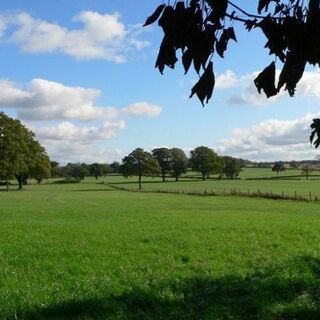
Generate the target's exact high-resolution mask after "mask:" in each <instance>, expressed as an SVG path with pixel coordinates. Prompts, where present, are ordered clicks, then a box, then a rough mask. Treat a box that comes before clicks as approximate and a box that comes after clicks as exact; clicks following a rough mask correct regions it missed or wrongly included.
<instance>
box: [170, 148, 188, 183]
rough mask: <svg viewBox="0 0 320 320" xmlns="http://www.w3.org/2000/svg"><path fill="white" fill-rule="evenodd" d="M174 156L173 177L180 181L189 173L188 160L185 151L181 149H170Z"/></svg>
mask: <svg viewBox="0 0 320 320" xmlns="http://www.w3.org/2000/svg"><path fill="white" fill-rule="evenodd" d="M170 151H171V155H172V176H173V177H175V178H176V181H178V180H179V177H180V176H181V175H182V174H183V173H186V172H187V168H188V158H187V156H186V154H185V153H184V152H183V150H181V149H179V148H172V149H170Z"/></svg>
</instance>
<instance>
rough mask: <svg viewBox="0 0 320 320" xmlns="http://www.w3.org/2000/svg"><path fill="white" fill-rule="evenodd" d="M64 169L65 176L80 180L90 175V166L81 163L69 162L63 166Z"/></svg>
mask: <svg viewBox="0 0 320 320" xmlns="http://www.w3.org/2000/svg"><path fill="white" fill-rule="evenodd" d="M62 171H63V175H64V176H65V177H72V178H74V179H78V180H83V179H84V178H85V177H86V176H89V175H90V171H89V169H88V167H87V166H84V165H83V164H80V163H68V164H67V165H66V166H65V167H63V168H62Z"/></svg>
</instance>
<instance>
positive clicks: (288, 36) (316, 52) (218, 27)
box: [145, 0, 320, 148]
mask: <svg viewBox="0 0 320 320" xmlns="http://www.w3.org/2000/svg"><path fill="white" fill-rule="evenodd" d="M256 2H257V11H258V14H251V13H248V12H246V11H245V10H244V9H242V8H241V7H240V6H238V5H236V4H235V3H233V2H232V1H228V0H219V1H218V0H203V1H200V0H191V1H189V0H183V1H181V0H180V1H175V2H174V3H173V4H171V3H170V1H169V0H168V1H167V4H164V3H162V4H161V5H160V6H159V7H157V9H156V10H155V12H154V13H153V14H152V15H151V16H150V17H149V18H148V19H147V21H146V23H145V25H150V24H152V23H154V22H156V21H158V25H159V26H160V27H161V28H162V30H163V33H164V36H163V39H162V42H161V45H160V49H159V53H158V57H157V60H156V65H155V66H156V68H158V69H159V71H160V72H161V73H163V71H164V69H165V67H169V68H172V69H174V67H175V65H176V63H177V62H178V54H177V52H178V51H181V53H182V65H183V67H184V70H185V73H188V71H189V70H190V67H191V65H193V68H194V70H195V71H196V72H197V73H198V74H199V80H198V82H197V83H196V84H195V85H194V87H193V88H192V90H191V95H190V97H192V96H193V95H197V96H198V98H199V100H200V101H201V103H202V105H204V103H205V102H206V103H208V101H209V100H210V98H211V97H212V94H213V90H214V85H215V75H214V71H213V59H214V57H215V56H216V55H218V56H220V57H221V58H223V57H224V55H225V52H226V51H227V49H228V45H229V42H230V41H235V42H236V41H237V37H236V31H235V29H234V21H237V22H240V23H242V24H243V25H244V26H245V27H246V29H247V30H248V31H251V30H253V29H260V30H261V31H262V33H263V34H264V36H265V37H266V39H267V42H266V44H265V48H267V49H268V50H269V54H270V55H273V56H274V58H273V61H272V62H271V63H270V64H269V65H268V66H267V67H266V68H265V69H264V70H263V71H262V72H261V73H260V74H259V75H258V76H257V78H256V79H255V80H254V83H255V85H256V88H257V90H258V92H259V93H261V92H262V91H263V92H264V93H265V95H266V96H267V97H268V98H269V97H272V96H275V95H277V94H278V93H279V92H280V90H281V89H282V88H284V89H285V90H287V91H288V93H289V95H290V96H293V95H294V94H295V90H296V86H297V83H298V82H299V81H300V79H301V78H302V76H303V73H304V71H305V68H306V65H307V64H308V63H309V64H311V65H318V66H320V38H319V36H318V34H319V33H320V6H319V0H309V1H301V0H259V1H256ZM262 13H263V14H264V15H261V14H262ZM275 60H278V61H280V62H281V63H282V70H281V72H280V76H279V80H278V82H277V83H276V64H275ZM312 129H313V132H312V135H311V137H310V141H311V143H312V142H313V143H314V145H315V147H316V148H318V147H319V145H320V120H319V119H316V120H314V123H313V124H312ZM316 136H317V138H316Z"/></svg>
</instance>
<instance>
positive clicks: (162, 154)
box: [152, 148, 173, 182]
mask: <svg viewBox="0 0 320 320" xmlns="http://www.w3.org/2000/svg"><path fill="white" fill-rule="evenodd" d="M152 155H153V157H154V158H155V159H156V160H157V161H158V163H159V166H160V170H161V175H162V181H163V182H165V180H166V174H167V173H169V172H170V171H171V170H172V167H173V158H172V153H171V151H170V150H169V149H168V148H157V149H154V150H152Z"/></svg>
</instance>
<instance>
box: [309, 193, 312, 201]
mask: <svg viewBox="0 0 320 320" xmlns="http://www.w3.org/2000/svg"><path fill="white" fill-rule="evenodd" d="M309 199H310V201H312V195H311V191H310V192H309Z"/></svg>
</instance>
